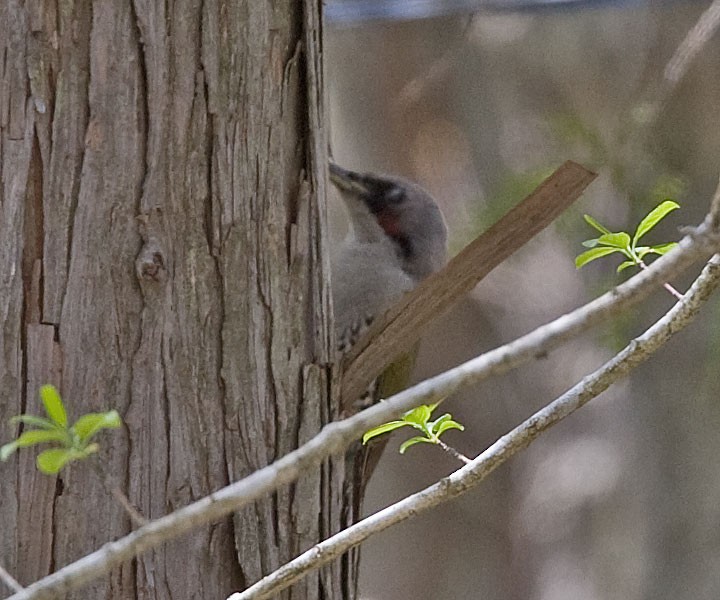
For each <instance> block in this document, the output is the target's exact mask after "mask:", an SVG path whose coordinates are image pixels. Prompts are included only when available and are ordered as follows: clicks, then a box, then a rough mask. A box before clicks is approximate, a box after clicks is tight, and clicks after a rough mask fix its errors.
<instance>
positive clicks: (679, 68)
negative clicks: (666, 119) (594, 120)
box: [643, 0, 720, 127]
mask: <svg viewBox="0 0 720 600" xmlns="http://www.w3.org/2000/svg"><path fill="white" fill-rule="evenodd" d="M718 26H720V0H713V3H712V4H711V5H710V6H709V7H708V9H707V10H706V11H705V12H703V14H702V15H700V18H699V19H698V21H697V23H695V25H694V26H693V28H692V29H691V30H690V31H688V32H687V34H686V35H685V38H684V39H683V41H682V42H681V43H680V45H679V46H678V47H677V48H676V49H675V52H674V53H673V55H672V57H671V58H670V60H669V61H668V63H667V65H665V70H664V71H663V78H662V80H661V81H660V82H659V85H658V87H657V88H656V89H657V91H656V93H655V94H654V97H651V98H650V99H649V100H648V103H647V112H646V115H645V117H644V119H643V125H644V126H645V127H648V126H650V125H651V124H653V123H654V122H655V121H656V119H657V118H658V116H659V115H660V113H661V111H662V109H663V107H664V106H665V103H666V102H667V99H668V98H669V97H670V95H671V94H672V93H673V92H674V91H675V88H676V87H677V85H678V84H679V83H680V81H681V80H682V78H683V77H685V74H686V73H687V71H688V69H689V68H690V64H691V63H692V61H693V60H695V58H696V57H697V55H698V54H700V52H701V51H702V49H703V47H704V46H705V44H706V43H707V42H708V41H709V40H710V38H711V37H712V36H713V35H714V34H715V32H716V31H717V28H718Z"/></svg>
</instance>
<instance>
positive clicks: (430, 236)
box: [330, 163, 447, 281]
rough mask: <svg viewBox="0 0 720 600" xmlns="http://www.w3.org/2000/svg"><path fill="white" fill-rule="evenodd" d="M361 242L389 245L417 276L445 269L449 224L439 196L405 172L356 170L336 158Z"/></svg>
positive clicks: (334, 169) (337, 177) (333, 169)
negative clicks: (404, 175) (394, 174)
mask: <svg viewBox="0 0 720 600" xmlns="http://www.w3.org/2000/svg"><path fill="white" fill-rule="evenodd" d="M330 179H331V181H332V182H333V183H334V184H335V186H336V187H337V188H338V189H339V190H340V193H341V196H342V197H343V200H344V201H345V204H346V206H347V208H348V212H349V213H350V222H351V228H352V235H354V236H355V238H356V239H357V241H358V242H360V243H367V244H374V243H377V244H386V245H387V244H389V245H390V247H392V249H393V251H394V252H395V254H396V256H397V258H398V260H399V263H400V266H401V267H402V269H403V270H404V271H405V272H406V273H407V274H408V275H409V276H410V277H411V278H412V279H413V280H415V281H419V280H421V279H423V278H424V277H427V276H428V275H430V273H433V272H434V271H437V270H439V269H440V268H441V267H442V266H443V265H444V264H445V261H446V258H447V227H446V226H445V220H444V219H443V216H442V213H441V212H440V209H439V208H438V205H437V204H436V203H435V200H433V198H432V197H431V196H430V194H428V193H427V192H426V191H425V190H424V189H422V188H421V187H420V186H419V185H417V184H415V183H413V182H411V181H408V180H406V179H402V178H400V177H389V176H381V175H373V174H369V173H356V172H354V171H349V170H347V169H344V168H342V167H340V166H338V165H336V164H335V163H330Z"/></svg>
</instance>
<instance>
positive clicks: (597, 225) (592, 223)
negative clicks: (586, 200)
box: [583, 215, 612, 233]
mask: <svg viewBox="0 0 720 600" xmlns="http://www.w3.org/2000/svg"><path fill="white" fill-rule="evenodd" d="M583 217H585V222H586V223H587V224H588V225H590V226H591V227H594V228H595V229H597V230H598V231H599V232H600V233H612V232H611V231H610V230H609V229H608V228H607V227H605V226H604V225H600V223H598V222H597V221H596V220H595V219H593V218H592V217H591V216H590V215H583Z"/></svg>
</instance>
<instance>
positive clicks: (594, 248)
mask: <svg viewBox="0 0 720 600" xmlns="http://www.w3.org/2000/svg"><path fill="white" fill-rule="evenodd" d="M677 208H680V205H679V204H678V203H677V202H674V201H672V200H665V201H664V202H661V203H660V204H659V205H658V206H657V207H655V208H654V209H653V210H651V211H650V212H649V213H648V214H647V216H646V217H645V218H644V219H643V220H642V221H640V224H639V225H638V226H637V228H636V229H635V233H634V234H633V235H632V237H631V236H630V234H628V233H626V232H624V231H620V232H617V233H614V232H612V231H610V230H609V229H608V228H607V227H605V226H604V225H601V224H600V223H598V222H597V221H596V220H595V219H593V218H592V217H591V216H590V215H585V221H586V222H587V223H588V224H589V225H590V226H591V227H593V228H594V229H596V230H597V231H599V232H600V234H601V235H600V236H599V237H597V238H593V239H591V240H586V241H584V242H583V246H585V247H586V248H590V250H587V251H586V252H583V253H582V254H580V255H579V256H578V257H577V258H576V259H575V266H576V267H577V268H578V269H579V268H580V267H584V266H585V265H586V264H588V263H589V262H592V261H594V260H597V259H598V258H602V257H603V256H607V255H609V254H614V253H616V252H619V253H620V254H622V255H623V256H624V257H625V259H626V260H625V261H623V262H622V263H621V264H620V265H619V266H618V268H617V272H618V273H620V272H621V271H623V270H625V269H627V268H628V267H634V266H643V258H644V257H645V256H647V255H648V254H658V255H663V254H667V253H668V252H670V250H672V249H673V248H674V247H675V246H677V242H670V243H668V244H658V245H656V246H638V242H639V241H640V238H641V237H642V236H644V235H645V234H646V233H647V232H648V231H650V230H651V229H652V228H653V227H655V225H657V224H658V223H659V222H660V221H661V220H662V219H664V218H665V217H666V216H667V215H668V214H669V213H670V212H672V211H673V210H675V209H677Z"/></svg>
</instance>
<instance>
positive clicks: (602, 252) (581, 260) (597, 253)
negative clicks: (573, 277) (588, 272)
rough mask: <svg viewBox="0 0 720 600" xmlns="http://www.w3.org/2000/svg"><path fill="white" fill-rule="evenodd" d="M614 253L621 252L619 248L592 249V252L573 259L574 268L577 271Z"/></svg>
mask: <svg viewBox="0 0 720 600" xmlns="http://www.w3.org/2000/svg"><path fill="white" fill-rule="evenodd" d="M615 252H622V250H620V248H610V247H608V246H604V247H602V248H593V249H592V250H588V251H587V252H583V253H582V254H579V255H578V256H577V257H576V258H575V266H576V267H577V268H578V269H579V268H581V267H584V266H585V265H586V264H588V263H589V262H592V261H593V260H597V259H598V258H602V257H603V256H607V255H608V254H613V253H615Z"/></svg>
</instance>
